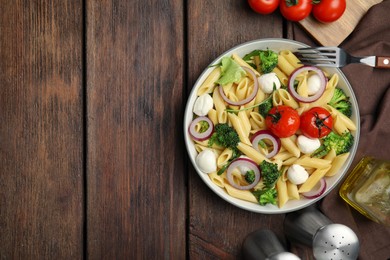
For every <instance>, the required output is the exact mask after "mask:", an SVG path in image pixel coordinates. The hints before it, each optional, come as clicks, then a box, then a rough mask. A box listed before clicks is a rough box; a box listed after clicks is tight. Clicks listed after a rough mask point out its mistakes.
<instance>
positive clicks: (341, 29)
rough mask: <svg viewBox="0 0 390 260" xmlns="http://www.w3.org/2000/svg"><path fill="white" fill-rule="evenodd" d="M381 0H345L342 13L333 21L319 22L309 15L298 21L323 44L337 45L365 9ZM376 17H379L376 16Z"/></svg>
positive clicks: (353, 27)
mask: <svg viewBox="0 0 390 260" xmlns="http://www.w3.org/2000/svg"><path fill="white" fill-rule="evenodd" d="M380 2H382V0H355V1H347V7H346V10H345V12H344V14H343V15H342V16H341V17H340V19H338V20H337V21H335V22H332V23H321V22H318V21H317V20H316V19H315V18H314V17H312V16H309V17H307V18H306V19H304V20H302V21H300V22H299V23H300V24H301V25H302V26H303V28H305V30H306V31H307V32H308V33H309V34H310V35H311V36H312V37H313V38H314V39H316V41H317V42H318V43H319V44H321V45H323V46H339V44H340V43H341V42H343V41H344V40H345V39H346V38H347V37H348V36H349V35H350V34H351V32H352V31H353V30H354V29H355V27H356V25H357V24H358V23H359V21H360V20H361V18H362V17H363V16H364V15H365V14H366V12H367V10H368V9H369V8H370V7H372V6H373V5H375V4H378V3H380ZM378 19H381V18H380V17H378Z"/></svg>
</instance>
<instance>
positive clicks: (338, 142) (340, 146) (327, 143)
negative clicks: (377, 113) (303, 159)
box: [312, 132, 354, 158]
mask: <svg viewBox="0 0 390 260" xmlns="http://www.w3.org/2000/svg"><path fill="white" fill-rule="evenodd" d="M322 141H323V142H322V145H321V146H320V147H319V148H318V149H317V150H316V151H314V153H313V154H312V156H313V157H318V158H320V157H323V156H325V155H327V154H328V153H329V151H330V150H331V149H334V150H335V152H336V155H339V154H343V153H347V152H349V150H351V148H352V145H353V143H354V137H353V135H352V134H351V133H350V132H345V133H343V134H342V135H338V134H336V133H335V132H330V133H329V134H328V135H327V136H325V137H323V138H322Z"/></svg>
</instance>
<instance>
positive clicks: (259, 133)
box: [251, 130, 281, 159]
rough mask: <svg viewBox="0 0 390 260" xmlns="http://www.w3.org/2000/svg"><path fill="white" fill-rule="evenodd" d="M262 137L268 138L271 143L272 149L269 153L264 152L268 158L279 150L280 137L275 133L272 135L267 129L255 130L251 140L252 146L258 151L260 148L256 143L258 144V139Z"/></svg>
mask: <svg viewBox="0 0 390 260" xmlns="http://www.w3.org/2000/svg"><path fill="white" fill-rule="evenodd" d="M263 139H268V140H270V141H271V142H272V144H273V150H272V151H271V152H270V153H268V154H266V155H265V157H266V158H268V159H269V158H272V157H274V156H275V155H276V154H277V153H278V152H279V151H280V147H281V142H280V138H279V137H277V136H276V135H274V134H273V133H272V132H271V131H269V130H260V131H257V132H256V133H255V134H254V135H253V136H252V138H251V140H252V146H253V148H255V149H256V150H257V151H259V152H260V149H259V145H258V144H259V141H260V140H263Z"/></svg>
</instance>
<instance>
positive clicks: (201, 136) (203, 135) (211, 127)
mask: <svg viewBox="0 0 390 260" xmlns="http://www.w3.org/2000/svg"><path fill="white" fill-rule="evenodd" d="M201 121H206V122H207V123H208V124H209V128H207V130H206V131H204V132H203V133H199V132H197V131H196V130H195V126H196V125H197V124H198V123H199V122H201ZM188 132H189V134H190V135H191V136H192V138H193V139H194V140H197V141H204V140H206V139H208V138H210V136H211V135H212V134H213V132H214V124H213V122H212V121H211V120H210V119H209V118H208V117H207V116H200V117H197V118H195V119H194V120H193V121H192V122H191V124H190V126H189V127H188Z"/></svg>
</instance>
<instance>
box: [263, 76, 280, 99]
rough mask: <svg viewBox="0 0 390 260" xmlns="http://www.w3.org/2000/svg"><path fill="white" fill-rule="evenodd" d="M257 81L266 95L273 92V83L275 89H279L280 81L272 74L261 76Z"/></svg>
mask: <svg viewBox="0 0 390 260" xmlns="http://www.w3.org/2000/svg"><path fill="white" fill-rule="evenodd" d="M257 81H258V82H259V86H260V89H261V90H262V91H263V92H264V93H266V94H270V93H272V91H273V90H274V83H275V87H276V88H275V89H279V88H280V80H279V78H278V77H277V76H276V73H274V72H271V73H266V74H263V75H261V76H260V77H259V78H258V80H257Z"/></svg>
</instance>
